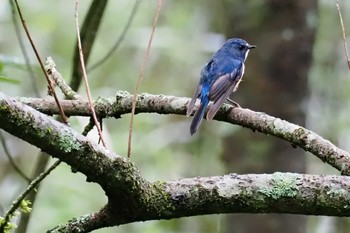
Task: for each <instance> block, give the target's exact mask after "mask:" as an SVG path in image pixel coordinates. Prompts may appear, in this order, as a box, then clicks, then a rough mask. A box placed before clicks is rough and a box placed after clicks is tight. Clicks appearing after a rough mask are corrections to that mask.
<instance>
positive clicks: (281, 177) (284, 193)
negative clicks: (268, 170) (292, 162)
mask: <svg viewBox="0 0 350 233" xmlns="http://www.w3.org/2000/svg"><path fill="white" fill-rule="evenodd" d="M270 185H271V186H272V187H268V188H261V189H260V190H259V192H260V193H263V194H265V195H266V196H268V197H271V198H273V199H275V200H277V199H280V198H285V197H290V198H292V197H295V196H296V195H298V193H299V187H298V185H297V176H296V175H295V174H292V173H280V172H276V173H274V174H272V180H271V184H270Z"/></svg>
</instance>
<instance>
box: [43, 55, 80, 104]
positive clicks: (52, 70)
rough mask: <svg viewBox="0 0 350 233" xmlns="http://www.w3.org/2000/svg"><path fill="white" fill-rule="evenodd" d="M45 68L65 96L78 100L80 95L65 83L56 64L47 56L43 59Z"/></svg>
mask: <svg viewBox="0 0 350 233" xmlns="http://www.w3.org/2000/svg"><path fill="white" fill-rule="evenodd" d="M45 70H46V72H47V74H48V75H49V77H50V78H51V79H52V80H53V81H54V82H55V84H56V85H57V86H58V87H59V88H60V89H61V91H62V92H63V94H64V95H65V97H66V98H67V99H69V100H78V99H80V96H79V94H78V93H76V92H75V91H73V89H72V88H71V87H70V86H69V85H68V84H67V83H66V81H65V80H64V78H63V77H62V75H61V74H60V73H59V72H58V71H57V69H56V64H55V62H54V60H53V59H52V58H51V57H47V58H46V60H45Z"/></svg>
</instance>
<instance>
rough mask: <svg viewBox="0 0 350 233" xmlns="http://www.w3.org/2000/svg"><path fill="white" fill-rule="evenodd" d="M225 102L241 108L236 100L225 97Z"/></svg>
mask: <svg viewBox="0 0 350 233" xmlns="http://www.w3.org/2000/svg"><path fill="white" fill-rule="evenodd" d="M227 102H229V103H230V104H231V105H232V106H233V107H235V108H241V106H240V105H239V104H238V103H237V102H235V101H233V100H231V99H230V98H228V99H227Z"/></svg>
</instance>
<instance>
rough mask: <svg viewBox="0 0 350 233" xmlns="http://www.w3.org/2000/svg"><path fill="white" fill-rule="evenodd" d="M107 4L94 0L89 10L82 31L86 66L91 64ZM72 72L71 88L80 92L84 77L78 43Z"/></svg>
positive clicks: (103, 0)
mask: <svg viewBox="0 0 350 233" xmlns="http://www.w3.org/2000/svg"><path fill="white" fill-rule="evenodd" d="M107 2H108V0H92V2H91V5H90V7H89V10H88V12H87V14H86V15H85V19H84V22H83V25H82V27H81V30H80V38H81V44H82V46H81V47H83V48H84V50H83V55H84V61H85V64H88V63H89V58H90V55H91V51H92V47H93V45H94V43H95V41H96V38H97V33H98V29H99V28H100V25H101V22H102V18H103V14H104V12H105V10H106V6H107ZM72 71H73V72H72V79H71V80H70V83H69V86H70V87H71V88H72V89H73V90H74V91H78V89H79V87H80V84H81V81H82V76H83V74H82V69H81V65H80V55H79V49H78V43H77V45H76V46H74V55H73V70H72Z"/></svg>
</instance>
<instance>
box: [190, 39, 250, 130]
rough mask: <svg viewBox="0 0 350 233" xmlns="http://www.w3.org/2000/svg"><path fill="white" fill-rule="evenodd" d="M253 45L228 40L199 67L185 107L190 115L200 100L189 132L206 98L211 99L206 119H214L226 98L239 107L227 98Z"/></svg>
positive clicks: (198, 120)
mask: <svg viewBox="0 0 350 233" xmlns="http://www.w3.org/2000/svg"><path fill="white" fill-rule="evenodd" d="M255 47H256V46H255V45H250V44H248V43H247V42H246V41H245V40H242V39H238V38H232V39H229V40H227V41H226V42H225V43H224V45H223V46H222V47H221V48H220V49H219V50H218V51H217V52H216V53H215V54H214V55H213V56H212V57H211V58H210V60H209V62H208V63H207V64H206V65H205V66H204V67H203V69H202V71H201V75H200V80H199V84H198V86H197V90H196V92H195V93H194V95H193V97H192V100H191V101H190V102H189V104H188V106H187V114H186V115H187V116H190V115H191V114H192V113H193V111H194V106H195V103H196V100H197V98H199V99H200V105H199V108H198V109H197V111H196V113H195V114H194V116H193V119H192V123H191V127H190V133H191V135H193V134H194V133H195V132H196V131H197V129H198V127H199V125H200V123H201V122H202V119H203V117H204V114H205V110H206V108H207V107H208V104H209V102H210V101H213V105H212V106H211V107H210V108H209V110H208V113H207V120H212V119H213V118H214V116H215V114H216V113H217V111H218V110H219V108H220V107H221V105H222V104H223V103H224V102H225V101H226V100H228V101H230V102H231V103H232V104H233V105H235V106H236V107H239V105H238V104H237V103H236V102H234V101H232V100H230V99H228V98H229V96H230V94H231V93H232V92H234V91H236V90H237V88H238V84H239V82H240V81H241V80H242V77H243V74H244V62H245V60H246V58H247V56H248V53H249V50H250V49H252V48H255Z"/></svg>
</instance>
